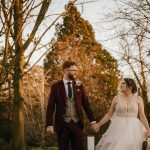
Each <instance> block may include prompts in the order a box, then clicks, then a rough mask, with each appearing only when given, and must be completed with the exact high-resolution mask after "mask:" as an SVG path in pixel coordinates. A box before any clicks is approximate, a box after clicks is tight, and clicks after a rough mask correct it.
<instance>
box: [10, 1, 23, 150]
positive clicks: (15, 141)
mask: <svg viewBox="0 0 150 150" xmlns="http://www.w3.org/2000/svg"><path fill="white" fill-rule="evenodd" d="M22 4H23V2H22V0H15V2H14V39H15V56H16V63H15V65H14V76H13V82H14V84H13V88H14V101H13V137H12V141H11V149H12V150H25V142H24V100H23V84H22V74H23V65H24V51H23V50H22V49H21V48H22V24H23V14H22V12H23V11H22V10H23V8H22Z"/></svg>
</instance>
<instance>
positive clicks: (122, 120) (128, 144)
mask: <svg viewBox="0 0 150 150" xmlns="http://www.w3.org/2000/svg"><path fill="white" fill-rule="evenodd" d="M137 116H138V99H137V98H136V96H134V98H133V99H132V100H131V101H130V102H127V101H125V100H124V99H120V98H119V99H118V102H117V103H116V107H115V114H114V116H113V118H112V119H111V124H110V126H109V128H108V129H107V131H106V132H105V133H104V134H103V135H102V138H101V139H100V141H99V142H98V144H97V145H96V150H142V142H143V141H144V140H145V131H146V130H145V127H144V126H143V124H142V123H141V121H140V120H139V119H138V117H137Z"/></svg>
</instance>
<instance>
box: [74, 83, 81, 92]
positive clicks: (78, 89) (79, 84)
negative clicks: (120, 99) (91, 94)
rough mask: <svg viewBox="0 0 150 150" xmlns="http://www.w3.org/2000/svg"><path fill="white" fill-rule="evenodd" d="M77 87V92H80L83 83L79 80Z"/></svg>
mask: <svg viewBox="0 0 150 150" xmlns="http://www.w3.org/2000/svg"><path fill="white" fill-rule="evenodd" d="M75 86H76V87H77V91H78V92H79V91H80V88H79V87H80V86H81V81H79V80H77V81H76V84H75Z"/></svg>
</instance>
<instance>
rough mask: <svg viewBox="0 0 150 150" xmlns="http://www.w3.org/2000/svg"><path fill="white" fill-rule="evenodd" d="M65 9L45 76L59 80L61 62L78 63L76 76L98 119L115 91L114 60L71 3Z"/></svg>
mask: <svg viewBox="0 0 150 150" xmlns="http://www.w3.org/2000/svg"><path fill="white" fill-rule="evenodd" d="M66 9H67V10H68V11H67V14H66V15H65V16H64V17H63V23H62V24H57V25H56V33H55V37H54V38H53V39H52V42H54V41H57V44H55V45H54V46H53V48H52V51H50V52H49V53H48V55H47V56H46V58H45V63H44V66H45V74H47V75H46V78H47V81H48V83H49V85H52V84H53V83H54V82H56V81H57V80H59V79H61V77H62V69H61V65H62V63H63V62H64V61H65V60H68V59H71V60H73V61H75V62H77V64H78V68H79V74H78V79H80V80H81V81H82V83H83V84H84V86H85V89H86V91H87V94H88V96H89V98H90V101H91V102H92V104H93V108H94V112H95V114H96V112H98V115H97V118H98V119H99V118H100V116H102V115H103V114H104V113H105V112H106V110H107V108H108V106H109V105H110V103H111V100H112V97H113V96H114V95H115V94H116V92H117V84H118V77H119V72H118V69H117V62H116V60H115V59H114V58H113V57H112V56H111V55H110V53H108V52H107V50H106V49H103V48H102V45H101V44H99V43H98V42H96V40H95V35H94V32H93V29H92V26H91V25H90V24H89V22H88V21H86V20H84V19H83V18H82V17H81V14H80V13H79V12H78V11H77V8H76V7H75V6H74V4H73V3H69V4H68V5H67V6H66ZM86 122H87V121H86ZM87 130H88V133H89V129H86V131H87Z"/></svg>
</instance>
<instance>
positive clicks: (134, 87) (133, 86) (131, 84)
mask: <svg viewBox="0 0 150 150" xmlns="http://www.w3.org/2000/svg"><path fill="white" fill-rule="evenodd" d="M124 81H125V82H126V85H127V86H129V87H131V92H132V93H133V94H134V93H136V92H137V85H136V83H135V81H134V80H133V79H131V78H124Z"/></svg>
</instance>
